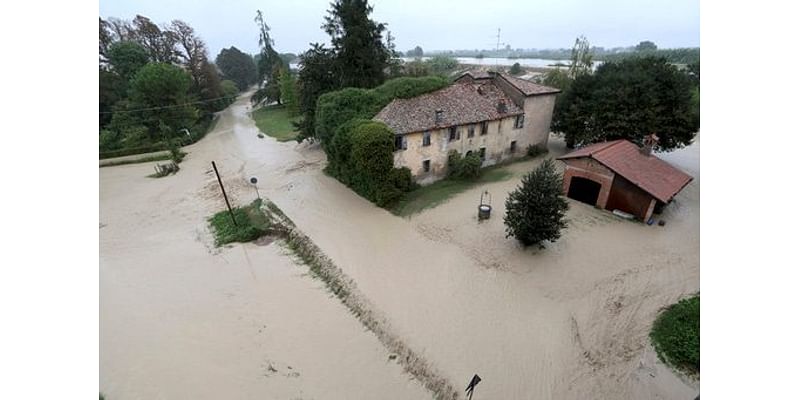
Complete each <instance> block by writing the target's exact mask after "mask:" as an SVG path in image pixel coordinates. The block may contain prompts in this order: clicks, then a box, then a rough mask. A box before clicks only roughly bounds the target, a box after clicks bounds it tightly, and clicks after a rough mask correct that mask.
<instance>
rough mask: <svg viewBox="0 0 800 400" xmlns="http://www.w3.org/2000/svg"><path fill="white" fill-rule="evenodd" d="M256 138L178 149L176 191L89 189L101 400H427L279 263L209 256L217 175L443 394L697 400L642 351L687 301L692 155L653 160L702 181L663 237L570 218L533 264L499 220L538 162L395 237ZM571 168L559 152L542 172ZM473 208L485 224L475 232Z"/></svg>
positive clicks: (314, 157) (575, 208) (225, 136)
mask: <svg viewBox="0 0 800 400" xmlns="http://www.w3.org/2000/svg"><path fill="white" fill-rule="evenodd" d="M257 134H258V130H257V128H256V127H255V125H254V123H253V122H252V120H251V119H250V118H249V116H248V108H247V101H245V100H244V99H242V100H239V101H238V102H237V103H236V104H234V105H233V106H232V107H231V108H229V109H228V110H226V111H224V112H223V113H222V115H221V116H220V120H219V122H218V124H217V127H216V129H215V131H214V132H212V133H211V134H209V136H208V137H206V138H205V139H203V140H202V141H200V142H199V143H197V144H195V145H193V146H189V147H188V148H187V149H186V150H187V151H188V153H189V155H188V156H187V158H186V161H184V163H183V164H181V171H180V172H179V173H178V174H177V175H175V176H171V177H167V178H162V179H150V178H145V177H144V176H145V175H147V174H148V173H150V170H152V166H151V165H150V164H141V165H131V166H120V167H108V168H103V169H101V170H100V204H101V209H100V222H101V224H105V226H104V227H103V228H101V229H102V230H101V234H100V236H101V243H100V252H101V254H100V268H101V275H100V276H101V282H100V289H101V290H100V292H101V299H100V300H101V310H100V311H101V313H100V316H101V325H100V326H101V332H100V333H101V335H100V338H101V342H100V353H101V359H100V367H101V390H103V391H107V392H108V393H109V394H116V395H117V396H110V398H112V399H117V398H144V397H147V398H186V397H194V398H219V397H225V396H226V395H227V397H234V398H255V397H259V398H351V399H355V398H426V397H429V396H430V394H429V393H427V392H425V391H424V390H423V389H422V387H421V386H420V385H419V384H418V382H417V381H415V380H411V378H410V376H408V375H407V374H402V372H401V368H400V366H399V365H397V364H396V363H394V362H387V361H386V359H387V353H386V350H385V349H383V348H382V347H381V345H380V343H379V342H378V341H377V340H376V339H375V338H374V337H372V336H370V334H369V332H365V331H364V330H363V328H362V327H361V326H360V325H358V322H357V321H356V319H355V318H353V317H352V316H350V315H349V314H348V313H347V311H346V309H345V308H344V307H343V306H342V305H341V304H339V303H338V301H337V300H336V299H335V298H331V297H330V295H329V294H328V293H326V292H325V291H324V289H323V288H322V284H321V283H319V282H318V281H315V280H313V279H311V278H310V277H307V276H302V275H301V274H302V273H303V271H305V269H304V267H301V266H296V265H293V264H294V262H293V261H292V259H291V258H289V257H287V256H286V255H283V254H281V253H282V250H281V248H280V247H279V246H278V245H277V244H270V245H268V246H257V245H252V244H249V245H244V246H242V245H236V246H232V247H231V248H225V249H221V250H218V249H214V248H213V246H212V245H211V240H212V239H211V236H210V234H209V232H208V230H207V229H206V227H205V221H204V218H205V217H206V216H208V215H210V214H211V213H212V212H214V211H217V210H220V209H222V208H223V207H224V202H223V201H222V200H221V198H220V196H219V193H218V187H217V186H216V182H215V180H214V179H213V172H211V171H210V170H211V166H210V161H211V160H215V161H216V162H217V165H218V167H219V168H220V173H221V174H222V176H223V180H224V181H225V183H226V189H227V190H228V193H229V195H230V196H231V199H232V201H233V203H235V204H244V203H247V202H249V201H250V200H252V199H253V198H255V192H254V190H253V188H252V187H250V186H249V184H248V183H246V179H247V178H249V177H250V176H253V175H255V176H257V177H258V178H259V190H260V191H261V194H262V195H264V196H266V197H269V198H270V199H271V200H272V201H274V202H275V203H276V204H277V205H278V206H279V207H280V208H281V209H282V210H283V211H284V212H285V213H286V214H287V215H288V216H289V217H290V218H291V219H292V220H293V221H294V222H295V224H296V225H297V226H298V228H300V229H301V230H302V231H303V232H305V233H306V234H307V235H308V236H309V237H310V238H311V239H312V240H313V241H314V242H315V243H316V244H317V245H318V246H319V247H320V248H321V249H322V250H323V251H324V252H325V254H327V255H328V256H329V257H330V258H331V259H332V260H333V261H334V262H335V264H336V265H337V266H339V267H340V268H341V269H342V270H343V271H344V273H346V274H347V275H348V276H349V277H350V278H352V279H353V280H354V281H355V282H356V283H357V285H358V287H359V290H360V291H361V292H362V294H363V295H364V296H365V297H366V298H368V299H369V301H370V303H371V304H372V305H373V306H374V307H375V308H376V311H378V312H379V313H381V314H382V315H383V316H384V317H385V322H384V324H385V326H387V327H388V329H390V330H391V331H392V332H393V333H394V334H395V335H396V336H398V337H400V338H402V340H403V341H404V342H405V343H406V344H407V345H408V346H409V347H410V348H412V349H413V350H414V351H415V352H417V353H418V354H420V355H422V356H423V357H424V358H425V359H426V360H427V362H428V363H429V364H430V365H432V366H433V367H434V368H435V369H436V370H438V371H439V372H441V373H442V374H443V375H444V377H445V378H446V379H448V380H449V381H450V382H452V383H453V384H454V385H455V386H456V387H459V386H462V385H463V386H465V385H466V384H467V382H468V381H469V379H470V378H471V377H472V375H473V374H475V373H477V374H479V375H480V376H481V378H482V379H483V381H482V382H481V383H480V385H479V386H478V387H477V389H476V390H475V397H474V398H475V399H479V398H494V399H587V398H597V399H640V398H663V399H688V398H693V397H694V396H695V395H696V394H697V393H698V390H699V389H698V388H699V383H696V382H693V381H691V380H689V379H685V378H681V377H678V376H677V375H676V374H674V373H673V372H671V371H670V370H669V369H668V368H667V367H665V366H663V365H661V364H660V363H659V362H658V361H657V359H656V358H655V356H654V355H653V354H652V349H651V348H650V347H649V338H648V337H647V335H648V332H649V329H650V326H651V324H652V322H653V319H654V318H655V316H656V315H657V313H658V311H659V309H660V308H662V307H664V306H667V305H669V304H671V303H673V302H675V301H676V300H678V299H680V298H682V297H684V296H687V295H689V294H692V293H694V292H697V291H699V263H700V260H699V251H700V243H699V241H700V239H699V213H700V211H699V209H700V207H699V206H700V201H699V187H700V177H699V151H700V150H699V148H700V144H699V139H698V140H697V141H696V143H695V144H693V145H692V146H690V147H688V148H685V149H682V150H678V151H675V152H673V153H669V154H666V155H661V156H662V157H663V158H664V159H666V160H668V161H669V162H671V163H673V164H674V165H676V166H678V167H680V168H682V169H683V170H685V171H686V172H688V173H690V174H691V175H693V176H694V177H695V180H694V181H693V182H692V183H691V184H690V185H689V186H688V187H687V188H685V189H684V191H683V192H681V193H680V194H679V195H678V196H677V197H676V200H675V202H674V203H673V204H671V205H669V206H668V207H667V208H666V210H665V213H664V214H663V215H662V216H661V218H663V219H664V220H665V221H666V222H667V223H666V225H665V226H663V227H659V226H656V225H653V226H647V225H645V224H641V223H635V222H630V221H624V220H620V219H618V218H616V217H615V216H613V215H611V214H610V213H608V212H605V211H601V210H596V209H594V208H592V207H590V206H586V205H583V204H581V203H577V202H573V201H570V210H569V212H568V218H569V226H568V228H567V229H566V230H565V231H564V232H563V236H562V238H561V239H560V240H559V241H557V242H556V243H554V244H550V245H548V246H547V248H546V249H544V250H535V249H523V248H522V247H520V246H519V245H517V243H516V242H515V241H513V240H512V239H507V238H505V233H504V227H503V222H502V216H503V214H504V206H503V203H504V202H505V198H506V196H507V194H508V192H509V191H511V190H513V189H514V188H515V187H516V186H517V185H518V184H519V178H520V177H521V175H522V174H523V173H525V172H527V171H529V170H531V169H532V168H534V167H535V166H536V165H537V164H538V163H539V162H541V158H540V159H536V160H532V161H525V162H520V163H517V164H514V165H512V166H511V167H509V168H510V169H512V170H513V171H514V173H515V176H514V177H513V178H512V179H509V180H506V181H503V182H497V183H491V184H488V185H486V186H483V187H476V188H474V189H471V190H469V191H467V192H465V193H462V194H460V195H458V196H456V197H454V198H452V199H451V200H450V201H448V202H446V203H445V204H442V205H440V206H438V207H436V208H433V209H429V210H426V211H424V212H422V213H420V214H418V215H415V216H413V217H411V218H400V217H397V216H394V215H392V214H390V213H389V212H387V211H386V210H383V209H380V208H377V207H375V206H374V205H373V204H371V203H369V202H368V201H366V200H364V199H363V198H361V197H359V196H358V195H356V194H355V193H354V192H352V191H351V190H350V189H348V188H347V187H345V186H344V185H342V184H340V183H339V182H338V181H336V180H334V179H333V178H330V177H328V176H326V175H325V174H324V173H323V172H322V168H324V166H325V155H324V153H323V152H322V151H321V149H320V148H319V146H318V145H309V144H296V143H293V142H292V143H279V142H277V141H274V140H272V139H271V138H268V137H267V138H264V139H259V138H258V137H257ZM564 151H565V149H564V146H563V142H561V141H560V140H558V139H557V138H553V140H551V146H550V156H556V155H559V154H562V153H564ZM483 190H488V191H489V192H490V193H491V194H492V196H493V206H494V210H493V212H492V218H491V219H490V220H488V221H484V222H482V223H478V221H477V216H476V212H477V208H476V207H477V204H478V200H479V198H480V193H481V191H483ZM270 365H271V367H270ZM289 366H291V367H292V369H291V370H290V369H289V368H288V367H289ZM273 370H275V371H273ZM294 373H297V374H299V375H298V376H294V375H293V374H294ZM293 396H294V397H293ZM479 396H480V397H479Z"/></svg>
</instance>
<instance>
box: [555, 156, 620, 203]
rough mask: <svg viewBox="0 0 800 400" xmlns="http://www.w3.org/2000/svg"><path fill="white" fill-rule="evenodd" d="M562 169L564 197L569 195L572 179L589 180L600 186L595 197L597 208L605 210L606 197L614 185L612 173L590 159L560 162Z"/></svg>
mask: <svg viewBox="0 0 800 400" xmlns="http://www.w3.org/2000/svg"><path fill="white" fill-rule="evenodd" d="M562 161H564V163H565V164H566V166H565V168H564V195H566V194H567V193H569V185H570V183H571V182H572V177H580V178H586V179H591V180H593V181H595V182H597V183H599V184H600V194H599V195H598V196H597V204H595V205H596V206H597V207H600V208H606V203H607V202H608V196H609V194H610V193H611V187H612V186H613V183H614V172H613V171H611V170H610V169H608V168H606V167H605V166H604V165H603V164H600V163H599V162H597V161H595V160H593V159H591V158H573V159H566V160H562Z"/></svg>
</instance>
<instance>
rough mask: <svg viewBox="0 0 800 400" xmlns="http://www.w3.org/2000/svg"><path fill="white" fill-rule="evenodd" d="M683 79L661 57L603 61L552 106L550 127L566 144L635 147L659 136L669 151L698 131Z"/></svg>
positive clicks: (660, 146) (688, 88)
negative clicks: (615, 141)
mask: <svg viewBox="0 0 800 400" xmlns="http://www.w3.org/2000/svg"><path fill="white" fill-rule="evenodd" d="M691 89H692V86H691V82H690V80H689V78H688V76H687V75H686V74H685V73H682V72H681V71H679V70H678V69H677V68H676V67H675V66H673V65H671V64H669V63H667V61H666V60H665V59H663V58H657V57H641V58H630V59H623V60H621V61H618V62H607V63H605V64H603V65H601V66H600V67H599V68H598V69H597V71H596V72H595V73H594V74H589V75H582V76H579V77H577V78H576V79H575V81H574V82H572V84H571V85H570V86H569V88H568V89H567V90H566V91H565V92H564V93H563V98H562V99H560V100H559V101H558V102H557V104H556V109H555V112H554V117H553V129H554V130H555V131H557V132H562V133H564V134H565V137H566V141H567V144H568V145H570V146H573V145H583V144H588V143H595V142H601V141H605V140H613V139H628V140H630V141H632V142H634V143H637V144H639V145H641V144H642V143H643V139H644V137H645V136H646V135H649V134H651V133H655V134H656V135H658V137H659V138H660V141H659V143H658V149H660V150H663V151H669V150H673V149H676V148H680V147H683V146H685V145H688V144H689V143H691V141H692V139H693V138H694V135H695V133H696V132H697V130H698V129H699V122H698V119H696V118H695V117H694V112H693V110H692V104H693V103H692V92H691Z"/></svg>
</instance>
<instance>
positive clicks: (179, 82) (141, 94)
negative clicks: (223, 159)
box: [99, 15, 252, 156]
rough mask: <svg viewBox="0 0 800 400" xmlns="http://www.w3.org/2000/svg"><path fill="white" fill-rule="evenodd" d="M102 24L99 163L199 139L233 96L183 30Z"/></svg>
mask: <svg viewBox="0 0 800 400" xmlns="http://www.w3.org/2000/svg"><path fill="white" fill-rule="evenodd" d="M99 22H100V34H99V86H100V93H99V103H100V104H99V111H100V117H99V126H100V140H99V142H100V143H99V144H100V152H101V156H102V155H103V153H105V154H106V155H123V154H125V153H134V152H145V151H153V150H161V149H165V148H167V147H169V146H170V145H175V144H176V143H187V142H191V141H194V140H197V139H198V138H199V137H200V136H202V135H203V134H204V133H205V130H206V128H207V127H208V125H209V124H210V121H211V119H212V116H213V113H214V112H216V111H219V110H221V109H223V108H225V107H226V106H227V105H228V104H230V103H231V102H232V101H233V100H234V98H235V96H236V94H237V93H238V91H239V87H238V86H237V84H236V83H234V82H233V81H228V80H223V77H226V78H227V75H226V74H222V76H220V71H219V70H218V69H217V66H215V65H214V64H213V63H212V62H211V61H209V58H208V51H207V49H206V45H205V43H204V42H203V40H202V39H201V38H200V37H199V36H198V35H197V34H196V33H195V31H194V29H193V28H192V27H191V26H189V25H188V24H187V23H185V22H183V21H180V20H173V21H172V22H170V23H169V24H163V25H160V26H159V25H158V24H156V23H154V22H152V21H151V20H150V19H149V18H147V17H144V16H141V15H137V16H136V18H134V19H133V20H132V21H128V20H123V19H118V18H109V19H108V20H104V19H102V18H100V19H99ZM251 62H252V60H251ZM187 132H188V133H189V134H188V135H187Z"/></svg>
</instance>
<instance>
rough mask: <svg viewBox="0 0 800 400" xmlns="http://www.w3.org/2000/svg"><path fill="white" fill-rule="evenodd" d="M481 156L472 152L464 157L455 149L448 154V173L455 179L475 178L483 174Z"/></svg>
mask: <svg viewBox="0 0 800 400" xmlns="http://www.w3.org/2000/svg"><path fill="white" fill-rule="evenodd" d="M481 164H482V162H481V157H480V156H479V155H477V154H475V153H471V154H469V155H467V156H465V157H462V156H461V154H459V153H458V152H457V151H455V150H451V151H450V153H449V154H448V155H447V175H448V176H449V177H452V178H455V179H466V180H475V179H478V178H479V177H480V175H481Z"/></svg>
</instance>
